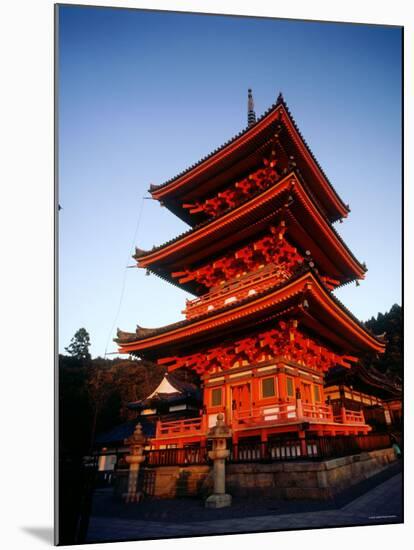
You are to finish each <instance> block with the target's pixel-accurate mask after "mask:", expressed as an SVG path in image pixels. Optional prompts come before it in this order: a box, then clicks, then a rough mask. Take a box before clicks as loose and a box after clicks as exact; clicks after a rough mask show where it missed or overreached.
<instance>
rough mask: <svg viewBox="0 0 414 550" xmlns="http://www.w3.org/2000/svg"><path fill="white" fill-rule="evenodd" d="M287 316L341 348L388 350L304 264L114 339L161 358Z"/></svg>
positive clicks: (121, 348)
mask: <svg viewBox="0 0 414 550" xmlns="http://www.w3.org/2000/svg"><path fill="white" fill-rule="evenodd" d="M286 314H295V315H296V316H297V317H298V318H299V319H301V322H302V323H303V324H304V325H305V326H306V327H307V328H308V329H309V330H310V331H314V332H315V333H317V334H318V335H320V337H322V338H324V339H326V340H327V341H330V342H331V343H332V344H333V345H334V346H336V347H337V348H338V349H341V350H346V351H349V352H352V353H355V352H356V353H365V352H373V351H376V352H382V351H384V347H385V344H384V342H383V341H381V340H380V339H379V338H378V337H375V336H374V335H373V334H372V333H370V331H369V330H368V329H367V328H366V327H365V325H364V324H363V323H361V322H360V321H359V320H358V319H357V318H356V317H355V316H354V315H352V313H350V311H349V310H348V309H347V308H346V307H345V306H344V305H343V304H342V303H341V302H340V301H339V300H338V299H337V298H336V297H335V296H334V295H333V294H332V293H331V292H329V291H328V290H327V289H326V287H325V285H324V284H323V282H322V281H321V280H320V278H319V276H318V275H317V273H315V272H314V271H313V270H312V269H310V268H306V269H305V268H303V269H302V270H300V271H299V272H298V273H297V274H296V275H295V276H294V277H292V278H291V279H290V280H289V281H286V282H284V283H282V284H278V285H275V286H272V287H270V288H267V289H265V290H263V291H261V292H258V293H257V294H255V295H254V296H250V297H248V298H245V299H244V300H240V301H239V302H237V303H236V304H228V305H227V306H225V307H224V308H222V309H220V310H216V311H214V310H213V311H210V312H207V313H205V314H204V315H201V316H200V317H198V318H197V319H185V320H182V321H179V322H177V323H173V324H170V325H166V326H164V327H159V328H157V329H147V330H146V331H145V333H144V334H143V333H141V331H140V330H139V329H138V330H137V331H136V332H135V333H121V334H118V338H117V339H115V341H116V342H117V343H118V345H119V351H120V353H136V354H137V355H141V356H143V357H151V358H159V357H162V355H163V354H168V355H171V353H172V350H173V349H175V350H177V349H181V348H182V349H184V348H186V347H187V348H191V346H193V345H194V344H199V343H200V342H203V341H204V342H205V341H207V340H213V339H214V338H216V339H217V338H219V339H221V340H222V339H223V338H224V337H225V336H226V334H227V335H228V334H230V335H231V334H232V333H234V332H235V331H237V330H240V329H246V328H248V327H251V326H257V325H258V324H260V323H262V322H267V321H269V320H271V319H274V318H276V317H280V316H282V315H286Z"/></svg>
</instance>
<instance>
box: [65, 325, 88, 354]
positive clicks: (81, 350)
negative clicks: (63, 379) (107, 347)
mask: <svg viewBox="0 0 414 550" xmlns="http://www.w3.org/2000/svg"><path fill="white" fill-rule="evenodd" d="M90 345H91V340H90V337H89V333H88V331H87V330H86V329H84V328H80V329H79V330H77V331H76V332H75V334H74V336H73V338H72V340H71V341H70V344H69V346H68V347H67V348H65V351H67V352H68V353H69V355H71V356H72V357H74V358H75V359H79V360H80V361H89V360H90V358H91V354H90V353H89V347H90Z"/></svg>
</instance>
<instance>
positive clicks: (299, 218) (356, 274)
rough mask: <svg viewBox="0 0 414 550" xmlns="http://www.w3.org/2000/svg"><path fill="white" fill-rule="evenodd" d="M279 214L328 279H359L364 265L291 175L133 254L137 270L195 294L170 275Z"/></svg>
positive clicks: (261, 227) (259, 228) (192, 286)
mask: <svg viewBox="0 0 414 550" xmlns="http://www.w3.org/2000/svg"><path fill="white" fill-rule="evenodd" d="M292 199H293V200H292ZM283 213H284V214H285V215H286V217H287V221H288V235H290V234H293V236H294V237H295V239H294V240H295V244H297V245H298V246H300V247H302V248H303V250H307V249H309V250H310V251H311V253H312V255H313V258H314V260H315V261H316V263H317V265H318V266H319V267H321V268H323V269H324V270H325V272H326V273H327V274H328V275H329V276H332V277H334V278H336V279H339V280H340V281H341V282H349V281H351V280H354V279H356V278H363V277H364V273H365V272H366V268H365V266H364V265H363V264H361V263H360V262H359V261H358V260H357V259H356V257H355V256H354V255H353V253H352V252H351V251H350V249H349V248H348V247H347V245H346V244H345V242H344V241H343V239H342V238H341V236H340V235H339V233H338V232H337V231H336V230H335V228H334V227H333V226H332V224H331V223H330V222H329V220H327V218H326V217H325V215H324V213H323V212H322V211H321V210H320V208H319V206H318V204H317V202H315V200H314V199H313V197H312V195H311V194H310V193H309V192H308V190H307V189H306V184H305V183H304V182H303V180H302V178H301V177H300V175H299V174H297V173H296V172H295V171H292V172H290V173H289V174H288V175H286V176H285V177H283V178H282V179H281V180H279V181H278V182H277V183H275V184H274V185H273V186H272V187H270V188H268V189H266V190H264V191H261V192H259V193H256V195H255V196H253V197H251V198H249V199H248V200H245V201H244V202H243V203H241V204H240V205H238V206H237V207H236V208H234V209H232V210H229V211H227V212H224V213H222V214H221V215H220V216H218V217H216V218H214V219H213V220H207V221H205V222H202V223H200V224H199V225H197V226H195V227H194V228H191V229H189V230H188V231H186V232H184V233H182V234H181V235H179V236H177V237H175V238H174V239H171V240H170V241H168V242H166V243H164V244H162V245H160V246H157V247H154V248H153V249H152V250H151V251H144V250H140V249H137V251H136V254H135V256H134V258H135V259H136V260H137V262H138V267H142V268H147V269H149V270H150V271H152V272H153V273H155V274H157V275H159V276H160V277H162V278H164V279H165V280H167V281H169V282H171V283H173V284H176V285H177V286H182V287H183V288H185V290H187V291H189V292H191V293H193V294H196V295H197V294H198V295H199V294H200V291H199V290H197V287H196V286H195V284H194V282H190V283H188V284H182V285H178V283H177V281H176V280H175V279H174V278H173V277H171V273H172V272H174V271H179V270H180V269H181V268H185V267H189V266H191V265H193V264H194V263H200V262H202V261H203V260H204V261H207V262H211V260H212V258H213V257H214V256H217V255H218V254H219V253H220V252H222V251H223V250H224V249H225V248H229V247H231V246H234V244H235V243H238V242H241V241H243V240H246V239H247V238H249V237H251V236H252V235H255V234H256V233H258V232H260V231H262V230H264V229H266V228H267V227H268V225H269V223H271V219H272V218H274V217H275V216H278V215H282V214H283ZM218 237H219V238H218ZM312 237H313V238H312Z"/></svg>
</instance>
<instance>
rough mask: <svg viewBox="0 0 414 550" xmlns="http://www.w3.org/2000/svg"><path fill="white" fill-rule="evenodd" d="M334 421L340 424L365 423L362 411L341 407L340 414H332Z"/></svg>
mask: <svg viewBox="0 0 414 550" xmlns="http://www.w3.org/2000/svg"><path fill="white" fill-rule="evenodd" d="M334 421H335V422H340V423H341V424H365V417H364V413H363V411H349V410H347V409H345V408H344V407H342V408H341V412H340V414H337V415H335V416H334Z"/></svg>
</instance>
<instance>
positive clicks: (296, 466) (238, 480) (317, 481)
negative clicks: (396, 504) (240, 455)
mask: <svg viewBox="0 0 414 550" xmlns="http://www.w3.org/2000/svg"><path fill="white" fill-rule="evenodd" d="M394 460H396V457H395V452H394V450H393V449H392V448H391V449H382V450H380V451H370V452H366V453H361V454H358V455H352V456H346V457H342V458H335V459H332V460H324V461H320V462H305V461H297V462H296V461H295V462H287V461H286V462H276V463H272V464H257V463H256V464H230V465H228V467H227V479H226V487H227V491H228V492H229V493H230V494H232V495H234V496H253V495H257V496H272V497H275V498H281V499H287V500H298V499H311V500H328V499H331V498H333V497H334V496H335V495H336V494H337V493H339V492H341V491H342V490H344V489H347V488H349V487H351V486H352V485H355V484H356V483H359V482H360V481H363V480H365V479H367V478H369V477H371V476H373V475H375V474H377V473H379V472H380V471H381V470H382V469H384V468H385V467H386V466H388V464H390V463H391V462H393V461H394Z"/></svg>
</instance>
